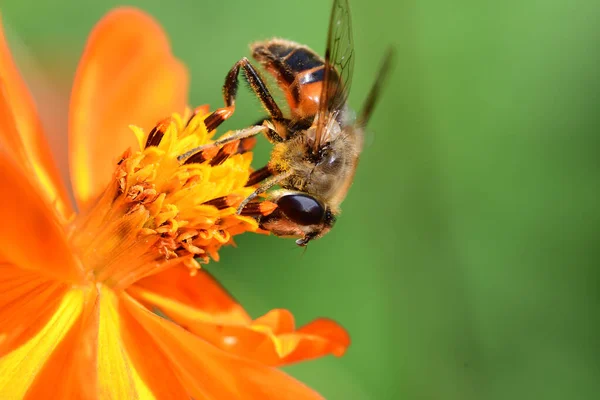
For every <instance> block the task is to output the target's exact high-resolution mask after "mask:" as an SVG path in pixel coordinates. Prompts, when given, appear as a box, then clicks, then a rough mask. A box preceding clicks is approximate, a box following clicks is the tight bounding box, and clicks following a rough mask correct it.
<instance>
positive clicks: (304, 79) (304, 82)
mask: <svg viewBox="0 0 600 400" xmlns="http://www.w3.org/2000/svg"><path fill="white" fill-rule="evenodd" d="M251 49H252V57H253V58H254V59H256V60H257V61H258V62H260V63H261V64H262V65H263V66H264V67H265V68H266V69H267V71H268V72H269V73H270V74H272V75H273V76H274V77H275V78H277V81H278V83H279V85H280V87H281V88H282V89H283V91H284V92H285V94H286V97H287V100H288V103H289V105H290V108H291V109H292V112H293V114H295V115H296V116H300V117H307V116H313V115H315V113H316V112H317V107H318V103H319V95H320V94H321V87H322V86H321V83H322V82H323V79H324V78H325V60H323V58H321V57H320V56H319V55H318V54H317V53H315V52H314V51H312V50H311V49H309V48H308V47H306V46H303V45H301V44H298V43H295V42H291V41H287V40H282V39H273V40H269V41H265V42H258V43H254V44H253V45H252V46H251Z"/></svg>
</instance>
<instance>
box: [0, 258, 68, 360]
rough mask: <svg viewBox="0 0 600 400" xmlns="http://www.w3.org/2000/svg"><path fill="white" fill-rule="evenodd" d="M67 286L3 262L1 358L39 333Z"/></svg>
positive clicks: (0, 272) (0, 271)
mask: <svg viewBox="0 0 600 400" xmlns="http://www.w3.org/2000/svg"><path fill="white" fill-rule="evenodd" d="M68 289H69V285H67V284H65V283H60V282H57V281H55V280H50V279H48V278H47V277H45V276H43V275H41V274H40V273H39V272H37V271H28V270H24V269H22V268H18V267H15V266H13V265H10V264H0V357H2V356H4V355H5V354H7V353H9V352H11V351H13V350H14V349H16V348H18V347H20V346H21V345H23V344H24V343H26V342H27V341H29V339H31V338H32V337H33V336H35V335H37V334H38V332H39V331H40V330H41V329H42V328H43V327H44V325H46V323H47V322H48V321H49V320H50V318H52V316H53V315H54V313H55V311H56V309H57V308H58V307H59V305H60V302H61V299H62V297H63V296H64V294H65V293H66V291H67V290H68Z"/></svg>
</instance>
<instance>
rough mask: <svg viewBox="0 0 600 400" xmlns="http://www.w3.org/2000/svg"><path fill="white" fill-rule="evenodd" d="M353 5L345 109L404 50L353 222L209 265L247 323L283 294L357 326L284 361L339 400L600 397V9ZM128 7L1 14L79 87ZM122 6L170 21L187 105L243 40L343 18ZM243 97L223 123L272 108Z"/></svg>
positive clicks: (250, 238) (303, 316)
mask: <svg viewBox="0 0 600 400" xmlns="http://www.w3.org/2000/svg"><path fill="white" fill-rule="evenodd" d="M351 3H352V4H351V5H352V12H353V21H354V33H355V42H356V69H355V79H354V85H353V90H352V95H351V103H352V105H354V106H356V107H358V106H359V105H360V104H361V102H362V99H363V98H364V96H365V94H366V92H367V91H368V88H369V85H370V83H371V82H372V81H373V79H374V75H375V73H376V70H377V66H378V64H379V60H380V57H381V55H382V54H383V52H384V49H385V48H386V47H387V46H388V45H389V44H393V45H394V46H395V47H396V49H397V53H398V57H397V64H396V68H395V70H394V72H393V75H392V77H391V79H390V81H389V83H388V85H387V88H386V91H385V93H384V95H383V97H382V99H381V103H380V106H379V107H378V108H377V110H376V114H375V115H374V117H373V119H372V124H371V126H370V130H371V131H372V133H370V134H369V135H368V137H369V139H368V142H369V145H368V146H367V147H366V148H365V150H364V153H363V157H362V160H361V165H360V167H359V169H358V173H357V175H356V179H355V182H354V186H353V187H352V190H351V191H350V194H349V196H348V198H347V200H346V201H345V202H344V204H343V211H344V212H343V215H342V216H341V218H340V219H339V221H338V224H337V226H336V227H335V229H334V230H333V231H332V232H331V233H330V234H329V235H327V236H326V237H325V238H323V239H322V240H319V241H316V242H313V243H311V245H310V246H309V248H308V251H307V252H306V253H303V252H302V250H301V249H298V248H296V247H295V245H294V243H293V241H291V240H283V239H278V238H275V237H265V236H258V235H244V236H243V237H240V238H239V240H237V242H238V245H239V247H238V248H237V249H225V250H224V251H222V253H221V255H222V261H221V262H220V263H218V264H216V263H213V264H211V265H210V267H209V268H210V271H211V272H213V273H214V274H215V275H216V276H218V277H219V279H221V281H222V282H223V283H224V285H225V286H226V287H227V288H228V289H229V290H230V291H231V292H232V293H233V294H234V295H235V296H236V297H237V298H238V299H239V300H240V301H241V302H242V303H243V304H244V305H245V306H247V307H248V309H249V310H250V311H251V312H252V313H253V315H255V316H258V315H260V314H262V313H264V312H266V311H267V310H268V309H270V308H275V307H284V308H288V309H290V310H291V311H293V313H294V314H295V315H296V316H297V320H298V322H299V323H305V322H308V321H309V320H310V319H311V318H314V317H316V316H329V317H332V318H334V319H336V320H337V321H339V322H340V323H342V324H343V325H344V326H345V327H347V328H348V330H349V331H350V333H351V335H352V339H353V344H352V346H351V348H350V350H349V351H348V353H347V354H346V356H344V357H343V358H340V359H337V358H334V357H328V358H324V359H320V360H317V361H314V362H308V363H305V364H301V365H297V366H293V367H290V368H287V370H288V371H289V372H290V373H292V374H293V375H295V376H297V377H298V378H299V379H301V380H303V381H305V382H307V383H308V384H309V385H311V386H312V387H314V388H315V389H317V390H319V391H320V392H321V393H322V394H323V395H325V396H326V397H327V398H328V399H333V400H338V399H357V400H362V399H383V400H385V399H411V400H412V399H443V400H453V399H457V400H458V399H461V400H463V399H468V400H470V399H567V398H568V399H597V398H600V373H599V372H600V358H599V353H600V340H599V333H600V325H599V323H600V317H599V314H598V308H597V305H598V304H599V300H600V291H599V284H600V279H599V278H600V274H599V272H598V266H599V262H598V260H599V255H600V254H599V253H600V248H599V246H598V243H599V238H600V237H599V231H600V212H598V208H599V207H598V206H599V205H598V194H599V193H600V173H599V172H600V170H599V168H600V158H599V157H598V151H599V150H600V130H599V125H600V113H599V112H598V111H599V110H598V107H599V103H600V98H599V94H600V80H599V75H600V72H599V61H600V25H598V20H599V18H600V3H599V2H597V1H569V0H563V1H558V0H547V1H533V0H524V1H516V0H509V1H491V0H488V1H469V0H455V1H443V0H438V1H435V0H421V1H416V0H406V1H392V0H370V1H367V0H351ZM34 4H35V5H34ZM117 4H118V2H117V1H108V0H102V1H95V2H84V1H76V0H69V1H66V0H60V1H58V0H57V1H47V0H45V1H41V2H28V3H27V2H20V1H16V0H3V1H2V11H3V14H4V19H5V21H6V23H7V25H8V28H9V29H10V34H11V37H12V38H14V39H15V42H16V41H17V40H16V39H19V40H20V41H21V44H22V45H24V47H23V48H26V49H29V58H27V54H26V53H25V52H24V51H22V50H21V51H20V60H21V61H22V63H23V64H27V65H28V66H29V67H27V68H28V69H31V70H33V67H32V66H36V65H37V66H38V67H40V68H42V69H44V71H46V72H45V73H46V74H47V75H48V76H50V77H52V80H51V81H52V83H51V85H50V86H51V87H52V88H53V89H56V88H58V89H61V90H63V92H64V93H67V92H66V91H67V90H68V85H69V81H70V79H71V77H72V74H73V73H74V69H75V65H76V60H77V58H78V56H79V54H80V53H81V50H82V47H83V44H84V40H85V35H86V34H87V32H88V31H89V30H90V29H91V27H92V26H93V24H94V23H95V21H97V20H98V19H99V18H100V16H101V15H102V14H103V13H104V12H105V11H107V10H108V9H109V8H111V7H112V6H114V5H117ZM130 4H136V5H139V6H141V7H142V8H144V9H145V10H147V11H149V12H150V13H151V14H153V15H154V16H155V17H156V18H158V19H159V21H160V22H161V23H162V24H163V25H164V27H165V29H166V30H167V31H168V33H169V35H170V37H171V40H172V43H173V47H174V52H175V53H176V55H177V56H178V57H180V58H181V59H182V60H184V61H185V63H187V65H188V66H189V68H190V70H191V74H192V88H191V103H192V104H193V105H197V104H203V103H207V102H208V103H210V104H212V105H213V106H219V105H220V104H221V101H222V100H221V96H220V91H221V84H222V81H223V77H224V75H225V73H226V72H227V71H228V69H229V68H230V67H231V66H232V64H233V63H234V62H235V61H237V60H238V59H239V58H240V57H242V56H244V55H247V54H248V51H247V44H248V43H249V42H251V41H254V40H258V39H264V38H269V37H271V36H281V37H285V38H289V39H293V40H296V41H300V42H303V43H306V44H308V45H310V46H311V47H313V48H314V49H315V50H317V51H319V52H322V51H323V48H324V42H325V35H326V28H327V27H326V25H327V18H328V13H329V2H328V1H322V0H298V1H294V2H292V1H281V0H252V1H242V0H235V1H234V0H226V1H202V0H172V1H169V2H164V1H158V0H152V1H144V2H141V1H140V2H131V3H130ZM26 59H27V60H28V61H23V60H26ZM27 68H26V69H27ZM34 86H35V84H34ZM38 86H42V85H41V84H39V85H38ZM39 90H41V89H39ZM63 102H64V99H63ZM51 103H52V105H54V107H56V108H57V109H58V108H59V105H60V104H61V103H60V101H57V102H51ZM238 104H239V106H238V111H237V112H236V116H235V118H234V119H233V120H232V121H231V122H230V123H229V125H228V127H229V128H234V127H242V126H245V125H248V124H249V123H251V122H253V121H255V120H256V117H257V116H258V115H259V112H260V110H259V106H258V103H257V102H256V101H255V100H254V99H252V96H251V95H249V94H247V92H244V94H242V95H241V97H240V99H239V102H238ZM56 118H60V117H56ZM268 150H269V146H268V144H267V143H266V141H261V143H260V145H259V150H258V151H257V159H258V160H257V163H256V166H257V167H260V166H261V162H264V161H265V160H266V159H267V157H268Z"/></svg>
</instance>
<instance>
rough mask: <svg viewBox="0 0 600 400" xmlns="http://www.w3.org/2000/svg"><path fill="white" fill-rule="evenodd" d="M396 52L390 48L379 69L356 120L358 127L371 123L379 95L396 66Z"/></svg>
mask: <svg viewBox="0 0 600 400" xmlns="http://www.w3.org/2000/svg"><path fill="white" fill-rule="evenodd" d="M394 58H395V51H394V49H393V48H391V47H390V48H389V49H388V50H387V52H386V53H385V56H384V57H383V62H382V63H381V66H380V67H379V71H378V72H377V77H376V79H375V83H374V84H373V86H372V87H371V90H370V91H369V94H368V95H367V99H366V100H365V104H363V108H362V110H360V113H359V115H358V118H357V119H356V125H358V126H362V127H364V126H366V125H367V123H368V122H369V118H370V117H371V114H372V113H373V109H374V108H375V105H376V104H377V100H379V95H380V94H381V89H382V87H383V85H384V83H385V81H387V79H388V77H389V73H390V70H391V69H392V65H393V64H394Z"/></svg>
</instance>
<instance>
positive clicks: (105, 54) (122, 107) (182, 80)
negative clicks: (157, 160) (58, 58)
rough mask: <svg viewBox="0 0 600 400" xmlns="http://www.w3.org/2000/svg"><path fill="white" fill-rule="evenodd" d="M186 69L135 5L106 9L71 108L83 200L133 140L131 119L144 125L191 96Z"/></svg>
mask: <svg viewBox="0 0 600 400" xmlns="http://www.w3.org/2000/svg"><path fill="white" fill-rule="evenodd" d="M187 85H188V76H187V70H186V68H185V67H184V66H183V64H182V63H181V62H179V61H178V60H177V59H175V58H174V57H173V55H172V54H171V50H170V45H169V42H168V40H167V38H166V36H165V33H164V32H163V30H162V29H161V27H160V26H159V25H158V24H157V23H156V22H155V21H154V20H153V19H152V18H151V17H150V16H148V15H146V14H144V13H143V12H141V11H139V10H136V9H133V8H119V9H116V10H114V11H112V12H111V13H109V14H108V15H106V16H105V17H104V18H103V19H102V20H101V21H100V22H99V23H98V24H97V25H96V27H95V28H94V30H93V31H92V33H91V35H90V37H89V40H88V43H87V45H86V48H85V51H84V54H83V56H82V59H81V62H80V64H79V67H78V69H77V74H76V77H75V82H74V84H73V91H72V93H71V103H70V110H69V146H70V151H71V153H70V154H71V159H70V166H71V180H72V183H73V190H74V192H75V197H76V199H77V202H78V204H79V206H80V207H82V208H85V207H86V205H87V204H88V203H90V202H92V201H93V200H94V199H95V198H96V197H97V195H98V194H99V192H100V191H102V190H103V189H104V187H105V186H106V184H107V183H108V181H109V179H110V177H111V174H112V172H113V170H114V167H113V166H114V164H115V163H116V162H117V161H118V159H117V157H118V156H119V155H121V154H122V153H123V151H125V150H126V149H127V148H129V147H134V146H136V138H135V136H134V135H133V134H132V133H131V131H130V129H129V127H128V126H129V125H130V124H135V125H137V126H141V127H142V128H145V129H148V130H149V129H150V128H152V127H153V126H154V125H155V124H156V122H157V121H158V120H160V119H162V118H164V117H167V116H169V115H171V113H173V112H175V111H183V110H184V108H185V106H186V103H187Z"/></svg>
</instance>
